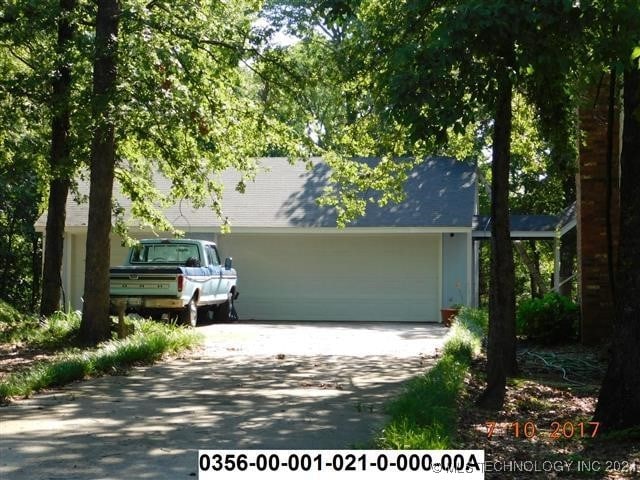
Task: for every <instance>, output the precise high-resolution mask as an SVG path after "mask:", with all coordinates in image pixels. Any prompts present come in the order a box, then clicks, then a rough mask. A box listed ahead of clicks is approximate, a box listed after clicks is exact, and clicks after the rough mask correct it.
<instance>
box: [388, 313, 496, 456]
mask: <svg viewBox="0 0 640 480" xmlns="http://www.w3.org/2000/svg"><path fill="white" fill-rule="evenodd" d="M485 329H486V313H483V312H481V311H479V310H473V309H469V308H464V309H462V310H461V311H460V313H459V314H458V318H457V320H456V321H455V323H454V324H453V326H452V328H451V331H450V332H449V334H448V336H447V340H446V343H445V346H444V351H443V355H442V357H441V358H440V359H439V360H438V362H437V363H436V364H435V366H434V367H433V368H431V369H430V370H429V371H428V372H426V373H425V374H424V375H421V376H419V377H416V378H414V379H412V380H411V381H409V383H408V384H407V387H406V388H405V391H404V392H403V393H402V394H401V395H400V396H399V397H398V398H396V399H395V400H393V401H392V402H391V403H390V404H389V405H388V407H387V408H388V413H390V415H391V420H390V422H389V423H388V424H387V425H386V427H385V428H384V429H383V430H382V432H381V434H380V436H379V437H378V439H377V441H376V444H377V446H378V447H379V448H383V449H410V450H419V449H425V450H429V449H447V448H451V447H452V445H453V440H454V438H453V437H454V434H455V430H456V423H457V416H458V412H457V404H458V398H459V396H460V394H461V392H462V390H463V388H464V378H465V376H466V374H467V372H468V371H469V366H470V364H471V361H472V360H473V357H474V356H475V355H477V354H478V353H479V352H480V347H481V339H482V336H483V335H484V332H485V331H486V330H485Z"/></svg>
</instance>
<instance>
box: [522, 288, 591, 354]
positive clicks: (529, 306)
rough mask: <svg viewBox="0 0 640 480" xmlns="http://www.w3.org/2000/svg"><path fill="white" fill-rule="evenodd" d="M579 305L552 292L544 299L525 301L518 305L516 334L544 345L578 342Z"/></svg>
mask: <svg viewBox="0 0 640 480" xmlns="http://www.w3.org/2000/svg"><path fill="white" fill-rule="evenodd" d="M578 316H579V309H578V306H577V305H576V304H575V303H573V302H572V301H571V300H569V299H568V298H566V297H563V296H562V295H559V294H557V293H555V292H550V293H547V294H546V295H544V296H543V297H542V298H531V299H528V300H524V301H522V302H521V303H520V305H519V306H518V312H517V315H516V325H517V331H518V333H519V334H521V335H526V336H527V338H529V339H530V340H533V341H535V342H539V343H544V344H553V343H562V342H566V341H569V340H575V339H576V336H577V328H578Z"/></svg>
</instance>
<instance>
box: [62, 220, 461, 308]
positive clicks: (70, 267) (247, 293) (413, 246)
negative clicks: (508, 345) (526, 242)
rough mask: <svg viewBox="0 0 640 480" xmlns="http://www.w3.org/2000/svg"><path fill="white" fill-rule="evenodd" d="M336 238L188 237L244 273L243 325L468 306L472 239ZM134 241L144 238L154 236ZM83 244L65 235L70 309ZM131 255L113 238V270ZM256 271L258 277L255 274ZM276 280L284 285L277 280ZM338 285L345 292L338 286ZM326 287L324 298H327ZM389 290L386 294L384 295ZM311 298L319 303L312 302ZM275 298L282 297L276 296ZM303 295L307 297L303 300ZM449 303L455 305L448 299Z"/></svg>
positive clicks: (78, 300)
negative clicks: (215, 249) (212, 246)
mask: <svg viewBox="0 0 640 480" xmlns="http://www.w3.org/2000/svg"><path fill="white" fill-rule="evenodd" d="M333 232H334V233H330V234H329V233H323V234H319V235H318V234H313V233H296V234H290V235H286V234H277V235H270V234H265V233H255V234H235V233H234V234H230V235H216V234H214V233H213V232H189V234H188V236H189V237H190V238H202V239H207V240H214V241H215V240H217V243H218V245H219V247H220V253H221V256H222V257H223V258H224V257H226V256H234V266H235V267H237V268H238V270H239V272H240V283H239V287H240V293H241V298H240V300H239V302H238V309H239V311H240V314H241V315H242V318H244V319H251V318H255V319H258V320H260V319H262V320H265V319H270V320H273V319H275V320H282V319H285V317H286V318H289V317H287V315H288V314H287V312H288V311H290V312H294V313H291V315H293V316H291V318H289V319H291V320H304V318H300V317H298V313H295V312H296V309H297V312H301V311H302V312H305V313H307V312H308V314H309V318H307V319H316V320H327V319H331V318H335V319H339V318H341V317H342V316H343V315H346V316H349V311H350V310H353V311H354V312H358V311H360V312H365V313H367V318H356V317H357V315H356V314H354V315H352V316H351V317H350V318H351V319H354V320H369V319H371V318H375V319H376V320H381V319H383V320H386V321H394V320H395V321H403V320H404V321H407V320H410V321H438V320H439V319H438V309H439V308H440V307H441V306H442V305H449V304H450V303H460V302H461V300H460V298H461V294H462V303H467V299H468V298H469V289H470V288H471V283H470V280H469V278H468V274H469V272H470V268H471V267H470V234H468V233H460V232H457V233H455V234H454V236H451V234H449V233H446V234H440V233H438V234H435V233H432V234H397V233H386V234H382V235H365V234H356V235H353V234H351V235H350V234H348V233H344V232H340V233H335V230H334V231H333ZM133 236H134V237H136V238H146V237H149V236H150V235H149V234H148V233H146V234H145V233H143V234H134V235H133ZM86 238H87V237H86V233H85V232H75V233H73V234H71V233H68V235H67V243H66V244H65V248H68V250H65V255H67V253H68V252H70V255H68V257H67V260H68V261H67V262H65V267H64V270H63V281H64V282H65V283H64V284H65V293H66V298H67V304H68V305H70V307H71V308H72V309H73V310H82V292H83V288H84V272H85V258H86ZM278 239H283V240H284V241H283V242H282V244H283V245H285V244H286V245H285V248H284V249H279V248H278V242H279V240H278ZM303 239H306V240H303ZM331 239H341V240H340V241H335V240H334V241H331ZM265 249H266V250H273V251H275V252H277V251H280V253H281V254H282V257H281V258H280V259H279V260H278V259H277V258H274V257H272V258H268V259H266V261H263V262H258V261H257V259H260V258H262V257H264V252H265V251H266V250H265ZM325 250H326V251H325ZM126 252H127V248H126V247H122V246H121V245H120V240H119V238H118V237H116V236H115V235H112V237H111V265H112V266H115V265H120V264H121V263H122V261H123V260H124V258H125V255H126ZM314 252H315V254H321V255H323V256H324V257H323V258H324V259H325V260H324V261H323V259H322V258H316V259H315V260H313V259H309V257H310V256H311V257H313V255H314ZM322 252H324V253H322ZM327 259H328V260H327ZM305 266H306V267H308V268H310V269H313V270H315V274H316V275H310V274H309V272H308V271H307V269H306V268H305ZM256 268H257V269H258V270H259V271H253V270H255V269H256ZM350 268H351V271H350ZM338 269H339V270H338ZM243 272H244V274H243ZM286 272H289V274H288V275H287V276H285V275H284V274H285V273H286ZM441 272H443V273H442V274H441ZM443 277H444V278H446V280H444V279H443ZM273 279H279V280H278V282H274V281H273ZM286 279H289V283H286V282H285V284H283V283H282V281H281V280H286ZM253 283H255V284H256V285H255V286H254V285H253ZM340 285H343V286H344V288H338V287H340ZM354 287H355V288H354ZM269 288H271V289H272V290H273V291H271V290H269ZM445 288H446V289H447V292H446V293H445V292H444V290H445ZM323 289H324V290H325V292H324V293H326V295H327V296H326V297H324V298H323V292H322V290H323ZM309 292H311V295H310V294H309ZM336 292H338V294H337V295H336ZM340 292H343V293H340ZM385 292H386V293H387V296H386V297H383V295H384V293H385ZM314 293H316V298H313V296H314V295H313V294H314ZM278 295H280V297H279V298H276V296H278ZM304 296H308V297H309V298H307V299H306V300H305V299H304V298H303V297H304ZM253 297H255V298H253ZM271 297H273V298H271ZM449 298H452V299H453V300H452V301H448V300H449ZM261 302H262V303H261ZM269 302H271V303H269ZM282 302H284V307H285V309H284V311H283V315H282V317H281V318H280V317H273V316H272V315H273V312H277V311H279V309H282V308H283V303H282ZM287 302H289V303H290V305H289V306H287V305H286V303H287ZM305 302H306V303H305ZM375 302H378V303H375ZM301 305H302V306H301ZM363 306H364V307H366V308H363ZM287 308H288V309H289V310H287ZM367 308H368V310H367ZM385 312H386V313H385ZM294 316H296V317H297V318H294ZM369 316H370V317H371V318H369ZM268 317H270V318H268Z"/></svg>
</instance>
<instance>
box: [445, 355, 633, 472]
mask: <svg viewBox="0 0 640 480" xmlns="http://www.w3.org/2000/svg"><path fill="white" fill-rule="evenodd" d="M518 356H519V366H520V369H521V373H520V376H519V377H518V378H516V379H513V380H511V381H510V382H509V386H508V388H507V396H506V402H505V405H504V408H503V409H502V410H501V411H500V412H497V413H490V412H486V411H484V410H480V409H478V408H476V407H475V406H474V405H473V401H474V400H475V399H476V398H477V397H478V396H479V394H480V392H481V391H482V389H483V388H484V379H483V375H484V373H483V372H484V368H485V363H486V361H485V359H483V358H481V359H479V360H478V361H477V362H475V364H474V365H473V369H472V374H471V376H470V377H469V378H468V379H467V395H466V396H465V398H464V399H463V408H461V417H460V420H459V428H458V432H459V436H458V438H459V441H460V448H482V449H484V450H485V460H486V461H488V465H487V471H486V478H487V479H494V478H495V479H497V478H500V479H522V478H526V479H548V478H567V479H574V478H575V479H584V478H598V479H601V478H605V479H616V480H618V479H632V478H640V444H639V442H638V441H637V439H635V440H633V439H616V440H612V439H608V440H605V439H604V438H603V437H602V436H601V435H600V432H599V431H597V430H596V425H595V424H593V423H591V418H592V416H593V412H594V411H595V407H596V402H597V396H598V389H599V386H600V383H601V381H602V376H603V374H604V369H605V366H606V363H605V362H604V360H603V359H602V358H601V356H600V354H599V352H598V351H597V350H592V349H588V348H585V347H582V346H575V345H572V346H563V347H558V348H554V349H553V350H552V349H539V348H534V347H530V346H529V347H524V348H520V349H519V355H518ZM594 433H595V435H594Z"/></svg>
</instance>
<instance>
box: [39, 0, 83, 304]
mask: <svg viewBox="0 0 640 480" xmlns="http://www.w3.org/2000/svg"><path fill="white" fill-rule="evenodd" d="M76 3H77V2H76V0H60V4H59V5H60V13H59V19H58V36H57V44H56V47H57V48H56V50H57V51H56V53H57V68H56V71H55V72H54V74H53V75H52V80H51V86H52V95H51V110H52V119H51V153H50V156H49V170H50V172H49V173H50V175H51V180H50V181H49V201H48V207H47V213H48V214H47V227H46V231H45V238H46V242H45V252H44V267H43V272H42V299H41V303H40V315H44V316H48V315H51V314H52V313H53V312H55V311H56V310H58V309H59V307H60V296H61V295H60V294H61V288H62V282H61V279H60V270H61V268H62V255H63V249H64V226H65V219H66V203H67V196H68V194H69V187H70V184H71V178H72V175H73V169H74V162H73V160H72V158H71V148H70V140H69V135H70V128H71V127H70V117H71V111H70V110H71V105H70V104H71V85H72V82H71V58H70V57H71V55H70V50H71V44H72V41H73V35H74V30H75V27H74V24H73V22H72V14H73V11H74V9H75V8H76Z"/></svg>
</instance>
